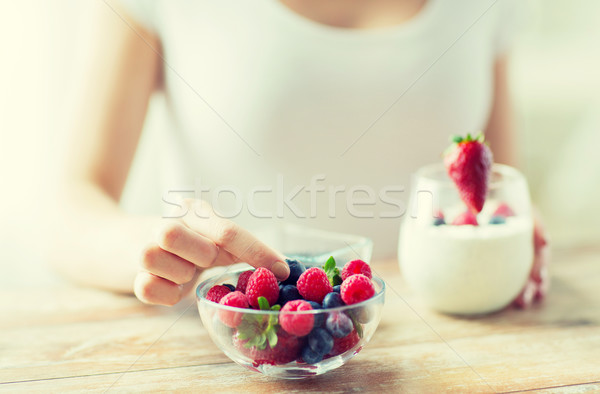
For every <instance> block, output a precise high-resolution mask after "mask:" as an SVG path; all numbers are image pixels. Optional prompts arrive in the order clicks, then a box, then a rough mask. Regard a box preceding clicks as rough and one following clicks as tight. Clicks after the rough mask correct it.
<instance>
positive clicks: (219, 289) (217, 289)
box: [206, 285, 231, 303]
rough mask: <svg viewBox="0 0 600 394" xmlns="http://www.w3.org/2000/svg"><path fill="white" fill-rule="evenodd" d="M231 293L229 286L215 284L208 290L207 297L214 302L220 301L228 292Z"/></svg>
mask: <svg viewBox="0 0 600 394" xmlns="http://www.w3.org/2000/svg"><path fill="white" fill-rule="evenodd" d="M229 293H231V290H229V287H227V286H223V285H215V286H213V287H211V288H210V290H208V293H206V299H207V300H209V301H212V302H216V303H218V302H219V301H221V298H223V297H225V296H226V295H227V294H229Z"/></svg>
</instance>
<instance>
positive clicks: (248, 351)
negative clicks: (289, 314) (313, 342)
mask: <svg viewBox="0 0 600 394" xmlns="http://www.w3.org/2000/svg"><path fill="white" fill-rule="evenodd" d="M232 342H233V346H235V347H236V348H237V349H239V350H240V352H241V353H242V354H243V355H245V356H246V357H248V358H250V359H252V362H253V364H254V366H255V367H257V366H259V365H262V364H270V365H280V364H287V363H289V362H292V361H294V360H296V359H297V358H298V357H299V355H300V350H302V347H303V345H304V338H298V337H296V336H294V335H290V334H288V333H287V332H285V331H284V330H279V331H278V332H277V341H276V345H274V346H273V347H271V345H270V344H268V343H267V344H265V346H264V347H263V348H262V349H261V348H260V347H258V346H256V345H255V346H248V342H249V340H248V339H241V338H240V336H239V335H234V336H233V339H232Z"/></svg>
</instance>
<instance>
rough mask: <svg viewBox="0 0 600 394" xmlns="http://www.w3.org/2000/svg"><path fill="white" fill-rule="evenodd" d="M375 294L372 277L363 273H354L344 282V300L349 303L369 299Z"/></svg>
mask: <svg viewBox="0 0 600 394" xmlns="http://www.w3.org/2000/svg"><path fill="white" fill-rule="evenodd" d="M374 294H375V288H374V287H373V283H371V279H369V278H368V277H366V276H364V275H362V274H356V275H352V276H351V277H349V278H348V279H346V280H345V281H344V282H343V283H342V290H341V295H342V300H344V302H345V303H346V304H348V305H350V304H356V303H357V302H361V301H364V300H368V299H369V298H371V297H373V295H374Z"/></svg>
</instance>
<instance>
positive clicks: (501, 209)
mask: <svg viewBox="0 0 600 394" xmlns="http://www.w3.org/2000/svg"><path fill="white" fill-rule="evenodd" d="M492 216H502V217H505V218H507V217H509V216H515V212H514V211H513V210H512V209H511V208H510V207H509V206H508V205H507V204H505V203H502V204H500V205H498V208H496V210H495V211H494V214H493V215H492Z"/></svg>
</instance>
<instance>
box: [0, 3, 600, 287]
mask: <svg viewBox="0 0 600 394" xmlns="http://www.w3.org/2000/svg"><path fill="white" fill-rule="evenodd" d="M90 1H100V0H85V1H82V0H19V1H8V0H0V40H1V41H0V42H1V45H0V48H1V50H2V61H1V62H0V81H1V84H0V179H1V180H2V189H1V190H2V192H1V193H0V220H1V226H0V240H1V248H0V264H13V265H15V264H16V265H19V266H21V267H22V270H23V271H24V272H29V271H31V272H33V271H35V264H36V263H37V262H39V261H41V257H42V251H41V249H40V248H39V247H38V245H39V239H40V237H42V238H43V237H44V234H45V233H47V232H48V231H52V230H51V229H45V228H43V227H42V226H41V224H40V223H41V221H40V219H39V217H40V216H39V215H40V214H41V213H42V212H43V211H44V209H45V203H46V201H47V200H46V195H47V194H48V190H50V188H51V187H52V181H51V179H52V174H53V169H54V168H55V167H56V166H55V164H56V162H57V159H58V158H59V157H60V149H61V148H60V147H61V146H62V142H61V140H62V139H63V138H64V129H65V127H64V125H65V119H66V117H68V116H69V108H68V105H67V104H66V103H67V102H68V100H67V96H68V92H69V87H70V85H69V84H70V81H71V76H72V75H73V73H74V72H75V71H76V69H77V66H76V61H75V60H74V59H77V56H76V55H77V54H78V53H79V52H80V48H81V47H80V45H81V42H80V41H81V40H80V39H79V38H80V36H81V34H82V31H83V30H85V27H86V26H85V24H84V23H83V22H82V20H83V19H82V18H81V15H82V12H83V11H84V9H85V8H86V4H87V3H89V2H90ZM500 1H502V0H500ZM533 5H534V7H533V8H534V10H535V17H534V19H533V20H532V21H531V26H530V29H529V31H527V32H525V34H524V35H523V37H522V38H521V40H520V42H519V44H518V46H517V47H516V48H515V53H514V57H513V64H512V69H513V73H512V90H513V95H514V102H515V109H516V114H517V126H518V128H519V130H520V132H521V133H522V150H521V155H522V159H523V170H524V171H525V172H526V174H527V176H528V179H529V182H530V185H531V189H532V194H533V197H534V200H535V202H536V204H537V205H538V206H540V208H541V210H542V213H543V215H544V217H545V218H546V222H547V225H548V227H549V230H550V233H551V236H552V239H553V242H554V243H555V245H556V244H564V243H569V244H571V243H575V242H577V243H590V242H597V240H598V239H600V225H599V223H600V209H598V203H597V202H596V200H597V198H598V197H599V196H600V115H599V114H600V71H599V70H600V49H599V48H600V46H599V45H598V43H599V42H600V18H599V17H600V1H598V0H571V1H568V0H543V1H541V0H540V1H537V2H534V3H533ZM154 116H156V115H154ZM147 123H148V124H147V125H148V126H149V127H147V128H146V131H145V135H144V141H143V143H144V151H145V152H143V153H144V154H145V155H149V153H148V152H150V151H151V150H152V148H153V146H152V145H153V138H152V135H153V132H152V124H153V123H154V122H153V121H149V122H147ZM136 160H137V161H138V164H139V161H140V160H142V161H144V160H145V159H144V158H143V157H141V158H138V159H136ZM146 160H147V158H146ZM130 186H131V187H137V188H140V187H141V188H143V187H144V186H143V185H142V184H140V185H130ZM0 277H2V275H0ZM8 280H10V279H9V278H4V279H0V284H1V283H3V282H6V281H8Z"/></svg>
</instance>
